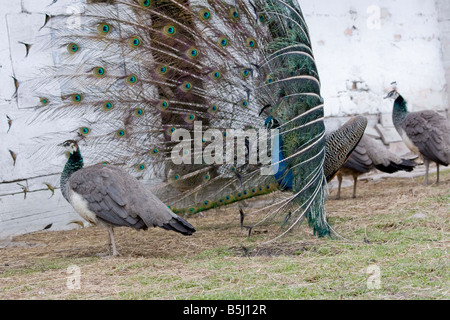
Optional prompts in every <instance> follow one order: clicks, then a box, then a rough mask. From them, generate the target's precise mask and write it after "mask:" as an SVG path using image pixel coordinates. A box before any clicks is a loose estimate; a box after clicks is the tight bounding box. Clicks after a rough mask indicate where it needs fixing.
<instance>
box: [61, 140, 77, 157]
mask: <svg viewBox="0 0 450 320" xmlns="http://www.w3.org/2000/svg"><path fill="white" fill-rule="evenodd" d="M58 146H61V147H64V148H66V150H67V151H69V152H70V154H73V153H74V152H77V151H78V143H77V142H76V141H75V140H66V141H64V142H63V143H61V144H59V145H58Z"/></svg>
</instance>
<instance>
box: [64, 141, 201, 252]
mask: <svg viewBox="0 0 450 320" xmlns="http://www.w3.org/2000/svg"><path fill="white" fill-rule="evenodd" d="M61 146H63V147H65V148H66V149H67V150H68V152H69V153H70V156H69V159H68V160H67V163H66V165H65V166H64V171H63V172H62V174H61V191H62V194H63V196H64V198H65V199H66V200H67V201H68V202H69V203H70V204H71V205H72V207H73V208H74V209H75V211H76V212H77V213H78V214H79V215H80V216H81V217H82V218H84V219H85V220H86V221H88V222H90V223H92V224H94V225H101V226H104V227H106V228H107V229H108V233H109V244H110V246H111V247H112V255H113V256H115V255H118V254H119V252H118V251H117V248H116V243H115V240H114V231H113V228H114V227H130V228H134V229H136V230H141V229H142V230H147V229H148V228H151V227H160V228H163V229H166V230H173V231H176V232H179V233H181V234H183V235H185V236H190V235H192V234H193V233H194V232H195V229H194V227H193V226H192V225H191V224H190V223H189V222H187V221H186V220H184V219H182V218H180V217H179V216H177V215H176V214H174V213H173V212H172V211H171V210H170V209H169V208H168V207H167V206H166V205H165V204H164V203H163V202H162V201H161V200H159V199H158V198H157V197H156V196H155V195H154V194H153V193H152V192H150V190H148V188H146V187H145V186H144V185H143V184H142V183H140V182H139V181H138V180H137V179H136V178H135V177H133V176H131V175H130V174H129V173H127V172H126V171H125V170H123V169H121V168H118V167H116V166H113V165H110V164H103V163H102V164H97V165H93V166H89V167H83V165H84V163H83V157H82V155H81V151H80V148H79V146H78V143H77V142H76V141H74V140H68V141H65V142H64V143H62V144H61ZM130 190H132V192H130Z"/></svg>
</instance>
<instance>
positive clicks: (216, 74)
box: [214, 71, 220, 79]
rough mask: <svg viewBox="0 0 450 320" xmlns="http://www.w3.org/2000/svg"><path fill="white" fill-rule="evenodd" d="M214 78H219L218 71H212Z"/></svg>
mask: <svg viewBox="0 0 450 320" xmlns="http://www.w3.org/2000/svg"><path fill="white" fill-rule="evenodd" d="M214 78H216V79H218V78H220V73H219V72H217V71H216V72H214Z"/></svg>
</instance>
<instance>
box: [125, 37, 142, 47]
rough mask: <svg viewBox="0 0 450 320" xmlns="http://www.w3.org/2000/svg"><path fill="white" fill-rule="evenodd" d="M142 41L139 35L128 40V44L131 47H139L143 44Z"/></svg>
mask: <svg viewBox="0 0 450 320" xmlns="http://www.w3.org/2000/svg"><path fill="white" fill-rule="evenodd" d="M141 43H142V41H141V39H140V38H138V37H133V38H130V39H129V40H128V46H129V47H131V48H137V47H139V46H140V45H141Z"/></svg>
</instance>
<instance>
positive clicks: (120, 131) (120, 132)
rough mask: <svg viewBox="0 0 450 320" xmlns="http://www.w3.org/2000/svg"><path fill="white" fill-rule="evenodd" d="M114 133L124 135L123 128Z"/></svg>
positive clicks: (119, 135)
mask: <svg viewBox="0 0 450 320" xmlns="http://www.w3.org/2000/svg"><path fill="white" fill-rule="evenodd" d="M116 135H117V137H119V138H121V137H123V136H124V135H125V130H123V129H120V130H117V131H116Z"/></svg>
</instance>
